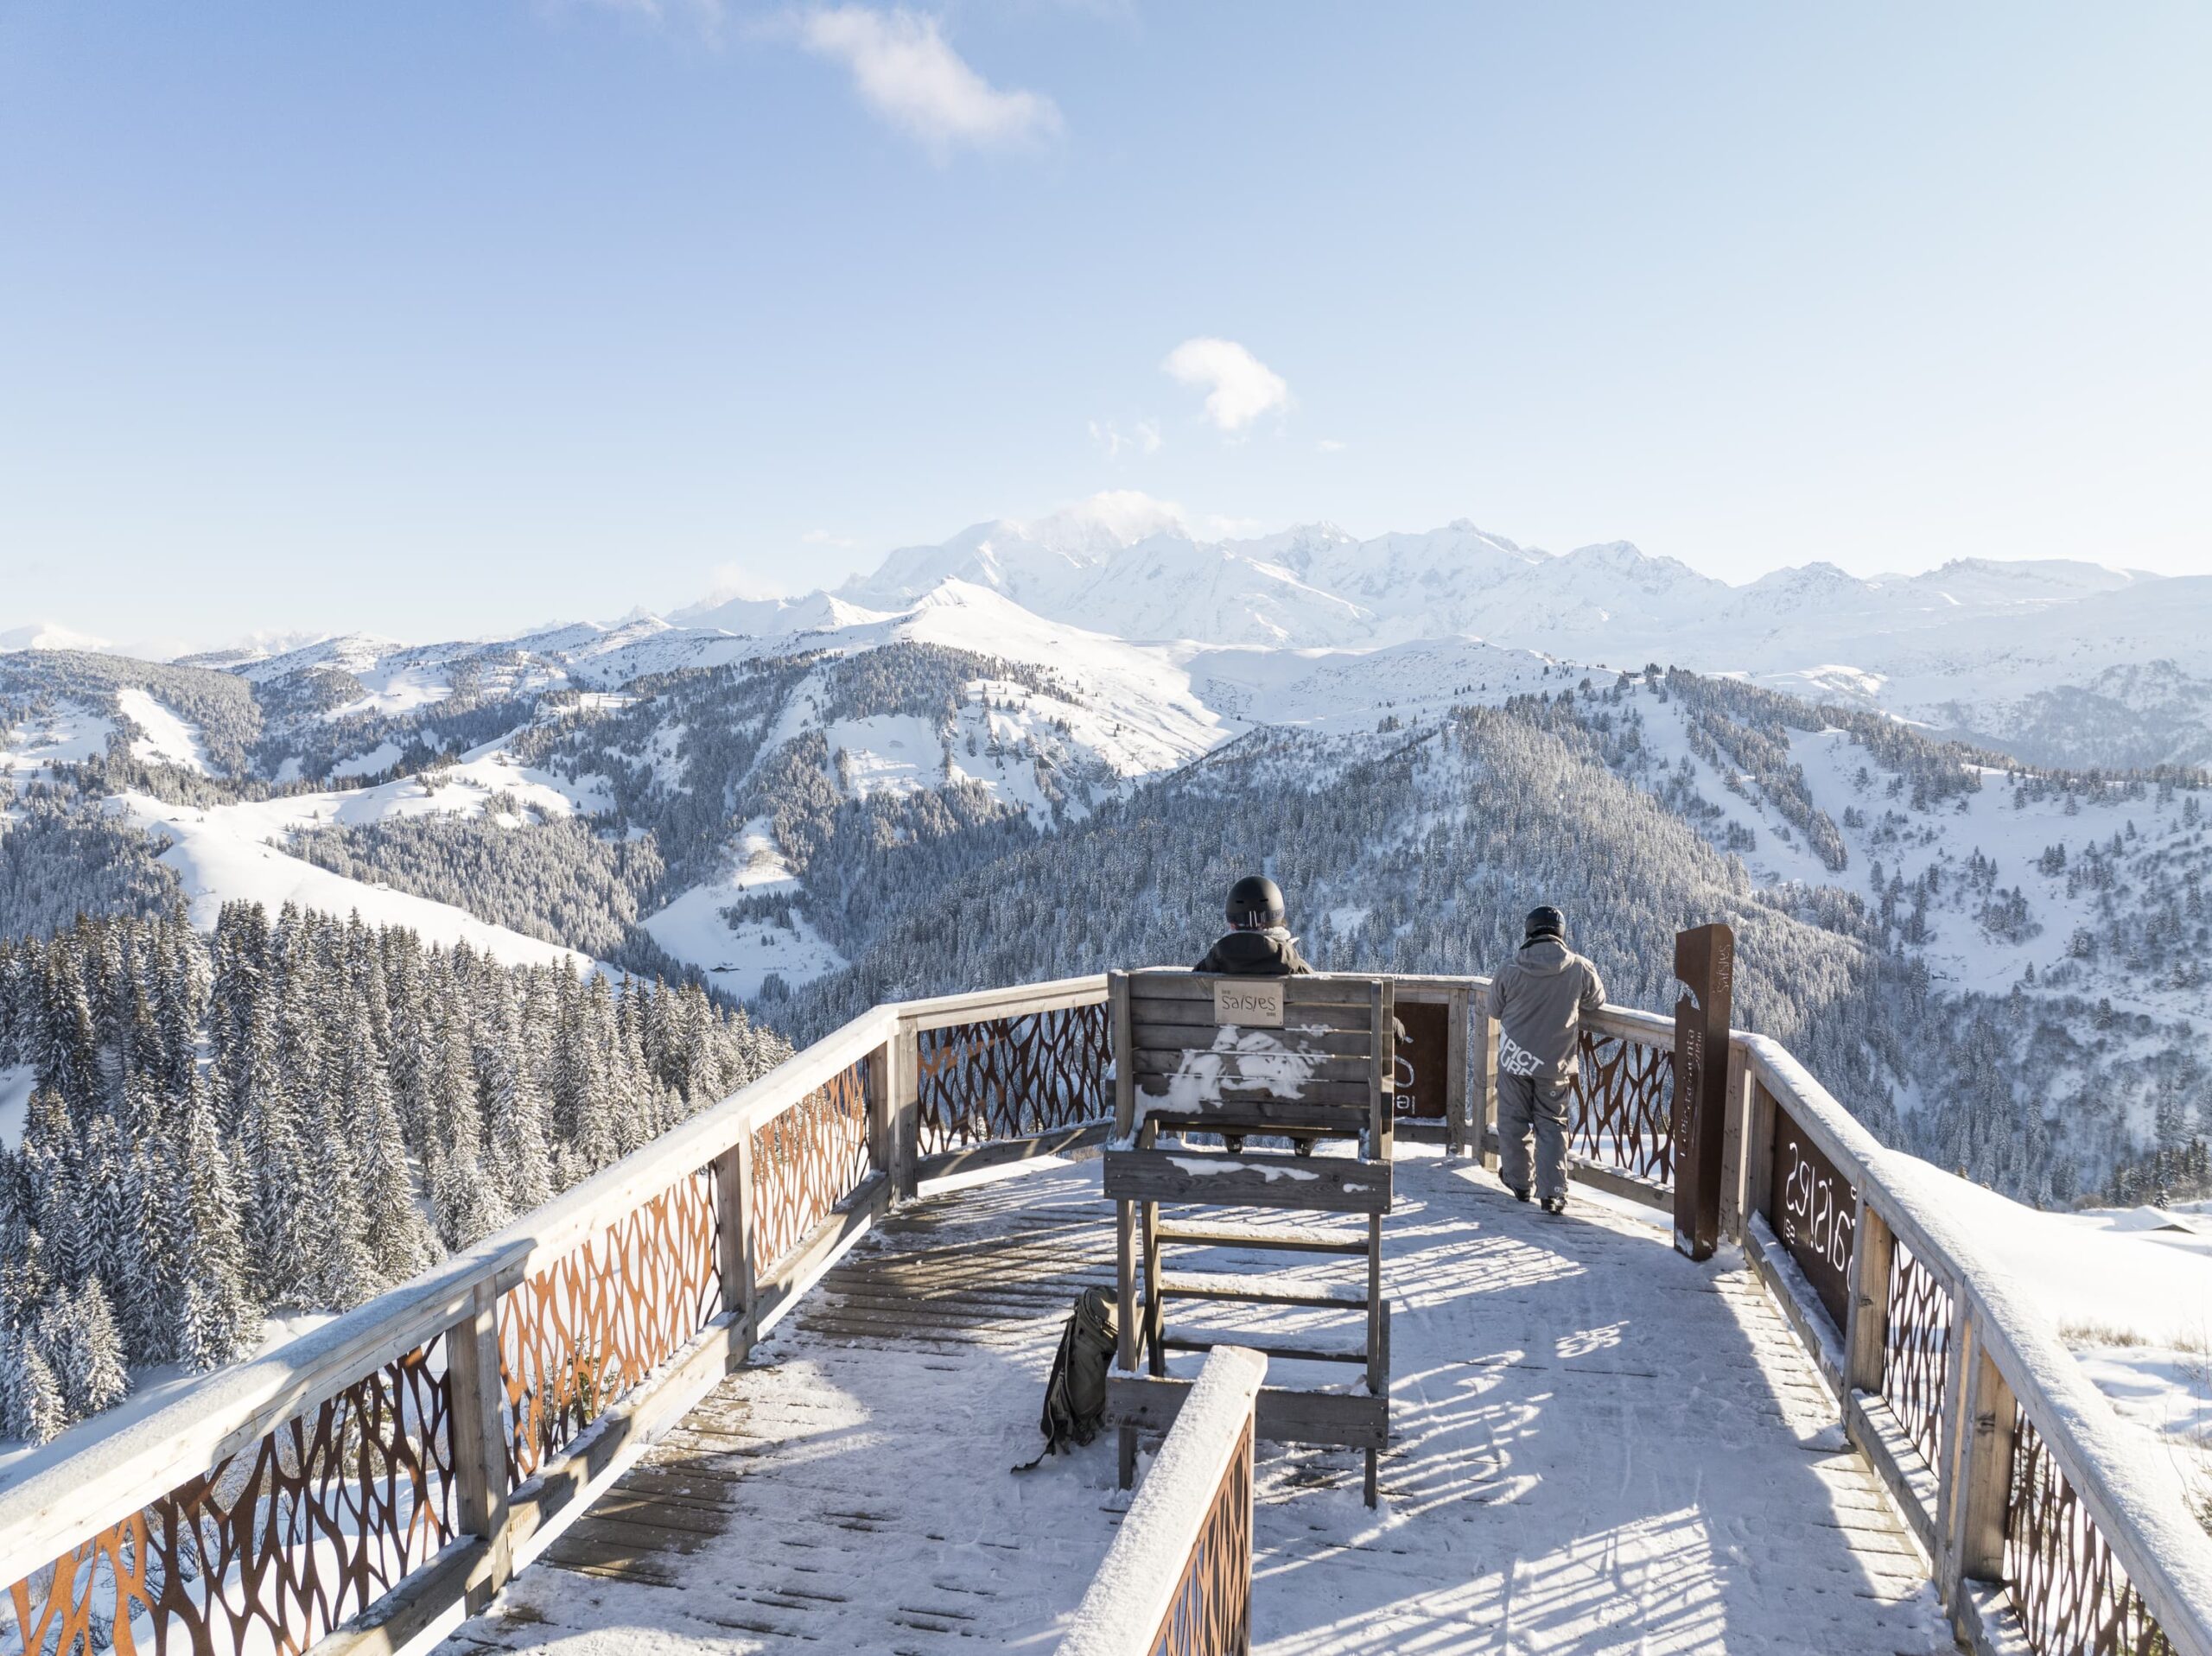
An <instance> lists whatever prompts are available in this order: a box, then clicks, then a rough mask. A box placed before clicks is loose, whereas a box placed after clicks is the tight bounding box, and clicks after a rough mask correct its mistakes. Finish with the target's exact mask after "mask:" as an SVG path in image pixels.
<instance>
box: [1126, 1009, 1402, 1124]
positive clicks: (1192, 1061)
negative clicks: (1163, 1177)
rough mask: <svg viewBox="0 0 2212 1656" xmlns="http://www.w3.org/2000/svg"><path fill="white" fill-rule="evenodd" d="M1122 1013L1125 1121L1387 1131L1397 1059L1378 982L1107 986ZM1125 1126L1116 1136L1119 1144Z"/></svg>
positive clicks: (1129, 1122)
mask: <svg viewBox="0 0 2212 1656" xmlns="http://www.w3.org/2000/svg"><path fill="white" fill-rule="evenodd" d="M1113 981H1114V983H1115V985H1116V991H1117V993H1125V994H1126V998H1127V1003H1128V1013H1127V1018H1126V1021H1124V1020H1123V1018H1122V1016H1121V1015H1120V1014H1119V1012H1118V1009H1117V1015H1116V1020H1115V1026H1116V1053H1115V1061H1116V1064H1117V1066H1121V1067H1122V1073H1123V1074H1126V1075H1130V1076H1132V1077H1133V1078H1134V1082H1135V1088H1134V1092H1135V1116H1136V1117H1138V1118H1141V1119H1157V1120H1162V1121H1163V1122H1166V1123H1179V1124H1182V1125H1188V1126H1198V1125H1201V1124H1216V1123H1217V1124H1218V1125H1220V1126H1226V1127H1231V1128H1236V1127H1244V1128H1249V1129H1255V1130H1260V1131H1276V1132H1287V1131H1294V1130H1298V1129H1301V1128H1303V1129H1308V1130H1318V1131H1324V1132H1331V1133H1357V1132H1361V1131H1364V1130H1367V1129H1369V1128H1370V1127H1378V1126H1379V1128H1380V1130H1381V1131H1382V1132H1383V1133H1388V1132H1389V1120H1390V1094H1391V1090H1392V1082H1393V1070H1394V1064H1395V1054H1394V1051H1393V1044H1392V1039H1391V1028H1392V1023H1391V1018H1392V1012H1391V1005H1392V993H1391V985H1390V983H1389V980H1387V979H1383V978H1371V977H1359V976H1354V975H1351V974H1339V973H1327V974H1313V975H1310V976H1301V977H1289V978H1249V977H1227V976H1216V975H1212V974H1200V973H1195V972H1179V971H1171V970H1164V969H1160V970H1150V971H1142V972H1131V973H1128V974H1116V976H1115V978H1114V980H1113ZM1134 1125H1135V1122H1134V1120H1131V1121H1122V1122H1118V1123H1117V1124H1116V1131H1117V1133H1124V1134H1126V1133H1128V1132H1129V1131H1130V1130H1131V1128H1132V1127H1133V1126H1134Z"/></svg>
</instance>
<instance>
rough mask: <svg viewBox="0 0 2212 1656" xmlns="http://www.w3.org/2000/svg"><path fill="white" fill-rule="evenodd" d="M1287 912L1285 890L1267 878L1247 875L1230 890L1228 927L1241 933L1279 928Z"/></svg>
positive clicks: (1259, 875) (1260, 875) (1262, 875)
mask: <svg viewBox="0 0 2212 1656" xmlns="http://www.w3.org/2000/svg"><path fill="white" fill-rule="evenodd" d="M1286 912H1287V910H1285V909H1284V908H1283V905H1282V888H1281V886H1279V885H1276V884H1275V883H1274V881H1273V880H1271V879H1268V877H1267V876H1266V875H1265V874H1247V875H1245V876H1244V878H1243V879H1240V880H1238V881H1237V882H1236V885H1232V886H1230V888H1229V923H1230V925H1232V926H1235V927H1236V928H1238V929H1239V930H1245V931H1252V930H1258V929H1259V928H1260V927H1262V926H1279V925H1281V923H1282V922H1283V916H1284V914H1285V913H1286Z"/></svg>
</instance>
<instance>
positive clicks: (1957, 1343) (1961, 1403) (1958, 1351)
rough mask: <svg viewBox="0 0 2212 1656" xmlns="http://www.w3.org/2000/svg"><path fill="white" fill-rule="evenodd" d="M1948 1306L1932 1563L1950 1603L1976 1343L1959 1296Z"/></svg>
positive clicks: (1970, 1319) (1970, 1426)
mask: <svg viewBox="0 0 2212 1656" xmlns="http://www.w3.org/2000/svg"><path fill="white" fill-rule="evenodd" d="M1945 1286H1947V1287H1948V1284H1946V1285H1945ZM1951 1305H1952V1313H1951V1337H1950V1344H1949V1348H1948V1350H1947V1351H1946V1352H1945V1353H1944V1357H1943V1415H1942V1419H1941V1420H1940V1421H1939V1422H1938V1423H1937V1434H1938V1435H1937V1438H1936V1536H1937V1539H1939V1540H1940V1541H1941V1542H1942V1557H1941V1558H1937V1559H1936V1587H1937V1589H1939V1590H1940V1591H1941V1592H1942V1600H1943V1602H1944V1603H1945V1604H1949V1603H1950V1602H1952V1600H1953V1594H1952V1592H1951V1590H1950V1589H1951V1587H1952V1586H1953V1585H1954V1584H1955V1583H1956V1581H1957V1578H1958V1571H1957V1568H1956V1564H1955V1559H1954V1558H1953V1557H1952V1553H1953V1551H1954V1550H1955V1549H1954V1547H1953V1545H1952V1543H1953V1540H1954V1538H1955V1536H1956V1535H1957V1533H1958V1526H1959V1505H1960V1499H1959V1498H1960V1492H1961V1490H1962V1489H1963V1488H1965V1477H1966V1459H1967V1456H1966V1451H1967V1447H1968V1444H1969V1441H1970V1440H1971V1439H1972V1437H1973V1436H1974V1431H1973V1418H1974V1417H1973V1416H1972V1415H1971V1414H1969V1413H1968V1412H1967V1409H1968V1407H1969V1405H1970V1404H1971V1401H1972V1399H1970V1398H1969V1396H1968V1395H1967V1382H1968V1380H1969V1379H1970V1378H1971V1377H1972V1376H1973V1374H1974V1367H1973V1364H1972V1363H1971V1362H1970V1361H1968V1360H1969V1359H1970V1358H1972V1357H1973V1356H1974V1355H1975V1354H1974V1345H1975V1343H1976V1342H1975V1339H1974V1334H1975V1329H1974V1318H1973V1317H1972V1316H1971V1315H1970V1314H1969V1312H1968V1311H1967V1306H1966V1304H1965V1302H1964V1300H1963V1299H1962V1298H1961V1297H1960V1296H1959V1295H1956V1294H1954V1295H1953V1296H1952V1297H1951Z"/></svg>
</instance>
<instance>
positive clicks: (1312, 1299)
mask: <svg viewBox="0 0 2212 1656" xmlns="http://www.w3.org/2000/svg"><path fill="white" fill-rule="evenodd" d="M1108 998H1109V1008H1110V1012H1111V1016H1112V1018H1113V1033H1114V1075H1115V1082H1114V1139H1113V1140H1112V1143H1111V1144H1110V1145H1109V1147H1108V1149H1107V1152H1106V1155H1105V1168H1104V1181H1105V1193H1106V1195H1107V1196H1109V1197H1110V1198H1112V1199H1113V1200H1114V1201H1115V1202H1116V1204H1117V1211H1116V1272H1117V1275H1116V1280H1117V1283H1118V1286H1119V1289H1120V1300H1121V1304H1122V1308H1123V1310H1122V1317H1121V1346H1120V1351H1119V1354H1118V1362H1117V1370H1118V1372H1116V1374H1114V1375H1113V1376H1112V1377H1111V1378H1110V1380H1109V1387H1108V1408H1109V1415H1110V1416H1111V1417H1112V1418H1114V1419H1115V1420H1116V1424H1118V1425H1119V1427H1120V1429H1121V1457H1122V1459H1121V1471H1122V1487H1123V1488H1128V1486H1129V1484H1130V1482H1132V1481H1133V1480H1134V1478H1135V1469H1136V1446H1137V1435H1138V1433H1139V1432H1140V1431H1147V1430H1149V1431H1160V1430H1164V1429H1165V1428H1166V1425H1167V1424H1168V1423H1169V1422H1170V1421H1172V1420H1173V1418H1174V1414H1175V1412H1176V1410H1177V1409H1179V1407H1180V1406H1181V1404H1182V1399H1183V1396H1184V1394H1185V1393H1186V1392H1187V1391H1188V1389H1189V1382H1187V1381H1184V1380H1173V1379H1170V1378H1168V1376H1167V1358H1168V1355H1169V1354H1170V1353H1171V1352H1179V1351H1185V1352H1202V1351H1206V1350H1210V1349H1211V1348H1212V1346H1213V1345H1215V1344H1216V1343H1221V1344H1236V1345H1240V1346H1246V1347H1249V1348H1252V1349H1254V1350H1256V1351H1260V1352H1262V1353H1264V1354H1265V1355H1267V1356H1268V1357H1269V1358H1270V1359H1271V1360H1274V1361H1298V1362H1342V1363H1345V1364H1357V1365H1359V1366H1362V1367H1363V1368H1364V1370H1365V1379H1366V1382H1367V1385H1366V1393H1365V1395H1361V1394H1359V1393H1341V1392H1322V1391H1311V1390H1300V1389H1297V1388H1294V1387H1284V1386H1269V1387H1267V1388H1266V1389H1264V1390H1262V1392H1261V1393H1260V1396H1259V1402H1258V1413H1257V1419H1258V1425H1257V1427H1256V1431H1258V1434H1259V1435H1260V1436H1261V1437H1266V1438H1270V1439H1273V1440H1275V1441H1277V1442H1289V1443H1325V1444H1332V1445H1336V1446H1339V1447H1344V1448H1351V1449H1358V1450H1364V1451H1365V1452H1366V1456H1367V1472H1366V1497H1367V1503H1368V1505H1369V1506H1370V1507H1371V1506H1373V1505H1374V1504H1375V1501H1376V1456H1378V1454H1379V1453H1380V1452H1381V1450H1382V1449H1383V1445H1384V1443H1386V1442H1387V1441H1388V1437H1389V1396H1390V1356H1389V1352H1390V1345H1389V1305H1388V1304H1387V1302H1386V1301H1385V1300H1384V1298H1383V1215H1384V1214H1385V1213H1387V1212H1389V1208H1390V1171H1391V1155H1392V1148H1393V1138H1392V1133H1393V1126H1392V1120H1393V1118H1392V1113H1391V1102H1392V1091H1393V1087H1392V1082H1393V1077H1394V1075H1395V1050H1394V1041H1393V1031H1394V1027H1395V1024H1394V1018H1393V1012H1392V986H1391V984H1390V982H1389V980H1388V979H1383V978H1371V977H1355V976H1349V975H1344V974H1334V973H1332V974H1314V975H1312V976H1306V977H1293V978H1246V977H1225V976H1213V975H1202V974H1198V973H1192V972H1183V971H1174V970H1168V969H1154V970H1147V971H1140V972H1116V973H1114V974H1111V975H1110V977H1109V980H1108ZM1194 1134H1195V1135H1199V1136H1200V1137H1201V1139H1202V1142H1197V1143H1194V1142H1192V1135H1194ZM1163 1135H1166V1143H1165V1144H1163V1143H1162V1142H1161V1140H1162V1137H1163ZM1215 1135H1223V1137H1222V1139H1221V1140H1220V1142H1219V1143H1218V1144H1216V1143H1215V1142H1214V1136H1215ZM1284 1138H1287V1139H1291V1140H1292V1141H1293V1143H1294V1145H1297V1148H1296V1149H1293V1148H1291V1147H1288V1146H1285V1147H1283V1148H1280V1149H1277V1148H1254V1147H1252V1145H1251V1141H1252V1140H1254V1139H1284ZM1341 1139H1351V1140H1354V1141H1356V1142H1357V1152H1358V1153H1357V1155H1355V1156H1351V1157H1346V1156H1341V1155H1319V1154H1305V1153H1300V1152H1303V1151H1306V1150H1311V1149H1313V1148H1315V1147H1316V1146H1317V1145H1319V1143H1321V1142H1323V1141H1328V1140H1341ZM1231 1145H1235V1146H1236V1148H1233V1149H1232V1148H1230V1146H1231ZM1163 1206H1168V1207H1174V1206H1204V1207H1209V1208H1220V1207H1231V1208H1246V1209H1254V1210H1256V1211H1257V1212H1258V1213H1260V1214H1262V1215H1268V1218H1266V1219H1263V1220H1255V1221H1236V1222H1231V1221H1224V1220H1220V1219H1218V1218H1211V1217H1209V1218H1204V1219H1198V1220H1192V1221H1175V1220H1173V1219H1169V1220H1165V1221H1164V1220H1163V1219H1162V1218H1161V1216H1160V1209H1161V1208H1162V1207H1163ZM1298 1212H1306V1213H1325V1214H1357V1215H1362V1216H1363V1217H1364V1218H1365V1220H1366V1221H1367V1222H1366V1225H1365V1227H1364V1234H1361V1233H1360V1232H1359V1231H1357V1230H1353V1229H1350V1228H1344V1227H1341V1226H1338V1227H1334V1228H1320V1229H1317V1228H1313V1227H1312V1226H1310V1225H1308V1226H1298V1225H1294V1224H1285V1223H1283V1222H1281V1217H1280V1216H1281V1215H1285V1214H1288V1213H1298ZM1177 1247H1184V1248H1194V1249H1205V1248H1235V1249H1237V1250H1239V1251H1252V1252H1258V1253H1268V1254H1274V1255H1282V1256H1287V1259H1289V1260H1302V1261H1303V1262H1305V1263H1306V1264H1308V1265H1309V1266H1310V1264H1311V1263H1312V1261H1313V1259H1316V1258H1320V1259H1328V1258H1330V1257H1332V1256H1338V1257H1341V1258H1342V1259H1344V1261H1345V1263H1347V1264H1348V1265H1349V1264H1352V1263H1353V1262H1354V1261H1357V1262H1359V1263H1360V1264H1363V1266H1364V1270H1363V1272H1359V1273H1358V1274H1356V1275H1354V1276H1351V1277H1349V1278H1347V1279H1346V1280H1344V1281H1343V1282H1341V1283H1338V1282H1330V1283H1317V1282H1314V1281H1313V1280H1311V1279H1310V1278H1306V1277H1304V1276H1300V1277H1298V1278H1292V1277H1290V1276H1288V1275H1287V1273H1278V1274H1269V1273H1268V1272H1260V1273H1256V1274H1255V1273H1252V1272H1240V1273H1238V1274H1236V1275H1230V1274H1227V1273H1224V1272H1205V1271H1185V1270H1180V1269H1178V1270H1174V1271H1170V1270H1168V1269H1166V1267H1165V1266H1164V1263H1163V1253H1165V1251H1166V1250H1168V1249H1172V1248H1177ZM1355 1270H1357V1267H1355ZM1170 1301H1181V1302H1186V1303H1187V1302H1198V1303H1199V1304H1222V1303H1224V1302H1229V1303H1236V1304H1274V1305H1296V1306H1304V1307H1310V1308H1315V1309H1320V1310H1336V1311H1344V1312H1357V1313H1360V1314H1362V1315H1363V1322H1364V1329H1363V1336H1362V1337H1361V1338H1359V1339H1357V1340H1356V1341H1355V1340H1350V1339H1345V1340H1341V1341H1338V1340H1328V1339H1322V1338H1318V1337H1315V1336H1297V1337H1294V1338H1291V1339H1288V1340H1284V1341H1268V1340H1264V1339H1255V1338H1253V1337H1251V1336H1248V1335H1245V1334H1242V1333H1240V1334H1237V1335H1236V1336H1234V1337H1233V1338H1231V1337H1230V1336H1222V1337H1221V1338H1220V1339H1219V1340H1218V1341H1217V1340H1215V1339H1210V1338H1205V1337H1199V1336H1192V1335H1185V1334H1181V1333H1178V1332H1176V1331H1175V1330H1173V1329H1171V1328H1170V1327H1169V1325H1168V1322H1167V1316H1166V1308H1167V1304H1168V1303H1169V1302H1170ZM1140 1360H1142V1361H1143V1362H1144V1365H1145V1367H1146V1368H1147V1370H1148V1371H1149V1372H1148V1373H1147V1374H1142V1375H1141V1374H1139V1373H1138V1367H1139V1362H1140Z"/></svg>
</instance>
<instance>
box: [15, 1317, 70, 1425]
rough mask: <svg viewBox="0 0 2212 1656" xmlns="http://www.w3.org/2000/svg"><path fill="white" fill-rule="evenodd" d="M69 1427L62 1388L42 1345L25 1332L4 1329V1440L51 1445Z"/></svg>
mask: <svg viewBox="0 0 2212 1656" xmlns="http://www.w3.org/2000/svg"><path fill="white" fill-rule="evenodd" d="M68 1424H69V1413H68V1411H67V1409H66V1408H64V1407H63V1406H62V1402H61V1388H60V1386H58V1385H56V1384H55V1383H54V1370H53V1369H52V1368H51V1367H48V1364H47V1361H46V1359H45V1357H44V1356H42V1355H41V1354H40V1352H39V1348H38V1342H36V1341H35V1340H34V1339H32V1338H31V1337H30V1336H29V1334H28V1333H26V1332H23V1331H22V1330H18V1329H0V1436H5V1437H12V1438H14V1439H16V1441H17V1442H19V1443H52V1442H53V1441H54V1439H55V1438H56V1437H60V1435H61V1431H62V1429H63V1428H64V1427H66V1426H67V1425H68Z"/></svg>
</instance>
